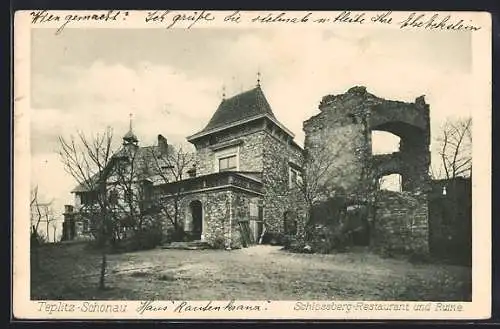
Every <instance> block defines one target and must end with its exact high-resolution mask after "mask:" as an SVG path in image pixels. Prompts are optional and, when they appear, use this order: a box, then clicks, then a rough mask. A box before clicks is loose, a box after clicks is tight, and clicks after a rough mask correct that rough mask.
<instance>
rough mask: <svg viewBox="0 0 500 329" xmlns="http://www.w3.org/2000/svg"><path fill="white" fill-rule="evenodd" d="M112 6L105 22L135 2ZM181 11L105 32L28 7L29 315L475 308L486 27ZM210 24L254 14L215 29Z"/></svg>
mask: <svg viewBox="0 0 500 329" xmlns="http://www.w3.org/2000/svg"><path fill="white" fill-rule="evenodd" d="M111 12H112V11H109V12H108V13H107V17H105V18H99V19H102V20H107V19H110V20H111V19H112V18H110V17H113V15H115V19H120V20H121V16H120V15H122V16H123V17H124V18H123V20H124V21H125V20H126V19H131V18H129V17H132V16H134V15H133V14H138V15H139V14H140V12H139V13H136V12H126V13H124V12H123V11H122V12H120V11H114V12H113V13H111ZM174 14H175V13H174V12H170V11H156V12H145V13H143V14H142V15H143V16H144V17H145V19H143V21H145V22H147V23H148V24H150V23H155V24H157V23H158V24H160V23H161V24H162V25H161V26H160V25H158V26H156V25H148V26H142V27H141V26H137V25H134V24H131V26H128V27H127V28H124V27H120V26H118V25H116V26H111V27H106V28H102V27H101V26H95V25H92V24H90V25H89V26H85V25H84V24H85V23H87V22H90V20H92V19H96V20H97V18H92V17H87V19H76V18H75V17H73V18H72V19H68V18H64V17H65V15H60V14H49V13H48V12H46V11H39V12H31V13H30V12H26V13H25V15H26V22H27V23H26V24H27V27H26V29H25V30H26V32H25V33H26V34H29V42H25V44H26V45H27V46H28V47H29V49H28V50H27V52H26V54H25V56H24V60H25V61H29V66H26V69H25V70H26V72H27V73H26V74H25V75H23V76H26V77H29V81H23V82H24V83H25V84H26V87H25V88H26V90H27V92H29V97H27V95H26V96H23V97H26V99H25V100H24V101H25V105H24V106H25V107H26V108H25V109H24V112H23V113H27V115H28V116H29V122H28V123H27V124H26V127H28V128H27V129H28V130H27V131H26V132H27V135H26V136H24V137H25V138H26V142H23V143H25V144H23V145H27V146H26V147H27V148H26V150H27V155H25V157H26V158H25V159H29V160H28V161H29V162H28V163H26V165H25V168H27V169H28V170H29V171H28V172H29V174H28V172H24V173H23V177H22V179H23V180H25V181H27V183H25V184H24V185H23V186H26V187H27V186H28V185H29V192H28V193H25V194H26V196H23V199H22V202H21V201H19V204H21V203H22V204H23V207H28V205H27V202H26V201H28V202H29V211H26V212H23V213H26V214H29V220H28V219H27V218H23V219H22V220H21V219H19V218H16V219H15V221H16V222H15V223H16V224H15V225H17V227H16V229H17V230H22V231H23V232H25V233H23V234H22V236H23V239H24V238H26V241H21V240H17V243H16V242H15V244H16V247H17V245H18V244H19V243H23V244H24V246H25V249H23V252H26V253H27V255H26V257H28V258H27V259H28V262H27V266H28V267H27V268H28V271H29V272H28V273H25V274H24V275H23V280H26V282H25V285H24V286H25V289H27V291H28V294H29V300H30V301H31V302H35V304H34V305H35V306H33V308H34V310H35V311H39V312H45V313H46V315H47V314H48V315H55V314H63V313H64V316H71V315H70V313H71V312H73V311H78V312H80V313H92V312H93V313H96V312H97V313H100V314H101V315H102V314H105V316H114V317H116V316H118V317H119V316H120V315H119V313H125V312H126V311H131V310H133V311H135V312H136V314H138V315H148V313H151V312H153V311H156V312H158V311H161V310H162V309H163V308H164V309H167V308H168V309H169V310H171V311H173V312H174V313H178V314H181V313H183V312H191V313H192V312H202V313H208V312H207V311H221V310H226V311H231V310H238V311H248V312H250V311H254V310H253V309H252V308H254V309H255V308H258V310H261V311H265V310H266V309H267V308H266V307H267V306H266V305H267V304H269V305H271V304H272V303H274V302H280V301H283V302H285V301H288V302H292V303H291V304H290V305H291V306H290V307H289V310H288V312H299V313H300V312H307V311H310V312H312V313H314V312H321V311H339V312H340V313H338V314H346V313H349V312H354V311H365V312H367V311H386V312H393V313H395V314H406V313H404V312H418V311H422V312H425V311H431V308H432V311H436V312H438V313H439V312H444V313H446V312H449V313H450V315H451V313H452V312H458V313H460V311H462V306H461V304H460V302H464V303H471V302H473V295H474V294H473V285H474V281H478V282H479V281H480V280H481V278H480V277H477V276H475V275H476V274H474V273H476V272H474V271H476V269H478V268H479V267H477V268H476V266H477V265H475V258H474V257H476V256H475V254H473V249H474V248H473V244H474V243H476V239H478V240H481V239H482V237H484V238H488V237H489V235H487V234H486V235H482V236H481V235H478V234H479V233H478V231H477V229H478V228H477V227H482V228H485V227H486V228H489V226H488V225H489V224H490V220H491V219H490V218H489V217H483V218H478V217H476V215H475V214H476V212H475V211H473V208H474V207H477V204H476V203H475V202H476V201H475V198H477V195H478V194H477V193H489V191H486V190H485V186H484V185H482V187H481V188H482V189H483V190H484V192H483V190H481V191H478V189H477V187H478V186H479V184H483V183H481V182H484V181H486V182H488V181H489V176H488V175H489V172H486V171H485V168H488V167H487V166H486V167H485V166H484V164H482V165H481V164H480V162H484V161H485V160H486V161H488V159H489V155H488V157H486V156H485V157H484V158H482V156H480V158H477V154H482V153H481V150H479V153H478V152H477V151H476V149H477V147H478V146H477V145H480V146H479V148H480V149H482V151H483V152H486V153H488V152H490V150H489V149H488V148H489V144H487V143H489V141H490V138H491V137H490V136H489V135H488V134H489V133H488V131H489V129H490V128H489V127H486V128H484V127H485V126H484V124H485V123H489V121H488V120H489V118H490V116H491V113H490V111H491V108H480V105H481V104H483V103H484V104H488V99H486V100H482V99H479V100H478V97H483V96H484V95H488V94H487V93H486V94H485V93H484V92H483V93H478V92H477V88H479V87H478V84H479V85H480V86H481V87H480V88H483V86H488V81H489V80H488V79H489V78H490V77H489V76H484V77H483V79H482V80H480V79H479V78H481V76H479V78H478V73H477V72H478V69H477V63H478V62H482V61H484V60H485V58H487V57H488V58H489V56H490V54H489V53H488V52H487V50H488V48H484V53H481V52H478V51H477V47H475V46H474V45H475V43H474V40H475V33H480V32H481V31H482V30H480V27H479V25H477V24H476V25H474V24H473V23H471V21H470V20H468V19H466V20H463V23H461V22H460V21H459V18H460V17H454V16H451V17H450V16H448V18H446V17H447V16H446V14H444V13H438V14H436V15H438V16H433V15H432V14H425V15H424V14H423V15H424V16H421V17H416V14H415V13H413V16H412V15H411V14H412V13H392V12H385V13H379V14H377V13H370V12H367V13H357V12H338V13H328V12H326V13H322V14H323V16H321V15H320V17H323V18H316V21H317V20H319V19H325V20H326V19H329V18H324V17H327V16H325V15H327V14H329V15H330V16H331V17H332V18H331V19H332V20H337V21H339V22H344V23H345V24H343V25H335V27H332V26H330V25H326V23H325V22H327V21H325V22H317V26H316V25H315V26H314V27H313V28H309V27H304V28H298V27H297V25H298V24H296V25H293V23H295V22H294V21H293V20H294V19H296V20H297V22H299V21H300V20H302V21H307V22H308V23H309V22H315V18H314V15H316V13H312V12H309V14H308V12H305V13H301V12H291V13H289V12H286V13H282V14H281V16H280V15H279V14H280V13H278V12H270V13H269V14H268V13H265V14H264V13H258V12H255V13H252V12H247V13H240V12H239V11H229V12H221V13H218V12H215V13H210V12H205V11H203V12H201V11H199V12H194V14H193V13H192V18H189V13H188V14H184V16H182V15H181V14H179V15H178V16H174ZM217 14H220V15H222V16H220V17H223V21H225V22H227V21H233V22H236V21H238V22H239V20H240V18H239V17H241V20H244V18H245V17H248V18H249V20H248V21H249V22H251V24H250V23H248V24H245V25H237V24H236V23H234V25H225V26H222V25H217V24H215V23H213V24H214V25H213V27H212V26H211V25H210V24H212V21H213V22H216V21H217V19H218V18H219V16H217ZM81 15H82V17H85V16H83V14H81ZM245 15H246V16H245ZM266 15H267V16H266ZM273 15H274V16H273ZM287 15H288V16H287ZM308 15H309V16H308ZM396 15H397V17H396ZM457 15H458V14H457ZM75 16H76V15H75ZM292 16H294V17H292ZM330 16H329V17H330ZM96 17H97V16H96ZM134 17H135V16H134ZM141 17H142V16H141ZM176 17H177V18H176ZM228 17H229V18H228ZM391 17H393V18H391ZM471 17H474V16H471ZM56 18H60V19H56ZM169 18H170V19H171V22H170V23H166V21H167V20H168V19H169ZM405 18H407V20H406V21H405ZM148 19H149V21H148ZM377 20H378V21H377ZM384 20H385V22H384ZM396 20H398V21H399V22H400V24H399V26H397V27H395V28H387V27H384V26H378V25H369V27H368V26H366V25H367V24H376V23H377V22H378V23H380V24H382V22H383V23H385V24H388V25H391V22H392V21H394V22H395V21H396ZM417 20H420V21H422V22H423V23H419V22H417ZM45 21H47V25H43V22H45ZM73 21H74V22H73ZM201 21H203V22H201ZM357 21H358V22H361V23H362V24H356V22H357ZM483 21H484V20H483ZM366 22H368V23H366ZM374 22H375V23H374ZM52 23H55V24H52ZM77 23H78V24H81V25H76V24H77ZM273 23H274V24H278V23H283V25H272V24H273ZM285 23H288V24H289V25H293V27H288V26H285ZM320 23H325V25H320ZM348 23H349V24H348ZM466 23H467V24H468V25H465V24H466ZM30 24H31V25H30ZM123 24H125V23H123ZM168 24H171V25H168ZM181 24H184V25H183V26H181ZM197 24H198V25H197ZM252 24H254V25H252ZM255 24H258V25H255ZM265 24H269V25H265ZM311 24H312V23H311ZM363 24H364V25H363ZM394 24H396V23H394ZM418 24H420V25H418ZM422 24H424V25H422ZM425 24H427V27H425ZM432 24H434V25H432ZM439 24H442V27H441V28H440V25H439ZM451 24H454V25H451ZM462 24H463V26H462ZM271 26H272V27H273V28H271ZM412 26H413V28H412ZM429 26H431V27H432V28H428V27H429ZM445 26H446V27H447V28H445ZM450 26H452V27H450ZM486 28H488V27H487V26H486V27H483V29H486ZM481 33H482V32H481ZM478 56H479V57H478ZM488 60H489V59H488ZM478 104H479V105H478ZM478 116H479V119H477V118H478ZM481 133H482V136H480V137H479V140H480V144H476V142H477V140H476V136H477V135H478V134H481ZM485 133H486V136H485V135H484V134H485ZM473 137H474V138H473ZM473 139H474V144H473ZM485 141H486V144H485ZM473 145H474V152H473ZM473 155H474V158H473ZM23 159H24V158H23ZM28 166H29V168H28ZM478 166H479V167H478ZM16 169H17V167H16ZM473 169H474V171H475V172H474V178H473ZM485 175H486V176H485ZM476 176H477V178H476ZM480 176H482V177H486V178H480ZM476 179H479V180H476ZM487 187H488V186H486V188H487ZM28 194H29V196H28ZM479 195H481V194H479ZM484 195H485V196H486V198H489V194H484ZM474 196H475V197H474ZM28 198H29V200H28ZM19 204H17V205H19ZM476 221H483V222H482V224H481V225H482V226H476ZM19 223H23V224H19ZM473 227H474V231H473ZM488 234H489V233H488ZM483 242H485V243H487V245H488V246H489V241H488V240H483ZM477 243H479V242H477ZM481 248H482V247H481ZM476 249H477V248H476ZM476 249H474V250H476ZM483 250H484V251H483V253H489V250H488V249H483ZM28 251H29V252H28ZM476 260H477V259H476ZM481 266H489V264H486V265H485V264H484V263H483V265H481ZM483 269H484V267H483ZM473 274H474V275H473ZM473 277H474V280H473ZM488 289H489V288H488ZM72 301H85V302H84V303H83V304H78V305H77V306H75V304H72V303H71V302H72ZM113 301H140V302H138V303H137V305H134V306H128V309H127V305H126V304H120V305H118V304H113V303H112V302H113ZM165 301H171V302H170V304H167V303H166V302H165ZM174 301H178V302H174ZM190 301H207V302H203V303H198V304H191V302H190ZM221 301H225V302H221ZM240 301H246V302H240ZM252 301H267V302H266V303H260V304H258V303H255V302H254V303H253V304H252ZM350 302H352V304H351V303H350ZM377 302H388V303H377ZM408 302H419V304H410V303H408ZM430 302H432V303H430ZM457 302H458V304H457ZM167 305H168V306H167ZM172 305H173V306H172ZM351 310H352V311H351ZM489 311H490V310H489V308H488V309H485V310H483V312H489ZM106 314H107V315H106ZM301 314H302V316H305V315H304V314H306V313H301ZM338 314H337V315H338ZM181 315H182V314H181ZM296 316H297V315H296ZM299 316H300V314H299ZM371 316H372V317H373V316H375V317H376V315H371ZM396 316H397V315H396ZM427 316H429V315H427Z"/></svg>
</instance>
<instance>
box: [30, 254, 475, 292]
mask: <svg viewBox="0 0 500 329" xmlns="http://www.w3.org/2000/svg"><path fill="white" fill-rule="evenodd" d="M62 248H64V247H62ZM44 258H45V259H44V261H43V262H42V264H44V268H45V269H44V270H43V271H42V272H41V273H35V275H34V276H33V281H32V287H33V295H34V296H35V297H40V298H44V297H45V298H53V299H58V298H64V299H93V298H96V299H163V300H169V299H176V300H177V299H186V300H193V299H194V300H200V299H211V300H216V299H219V300H228V299H247V300H250V299H253V300H266V299H269V300H277V299H278V300H297V299H316V300H318V299H322V300H330V299H342V300H467V299H470V295H471V294H470V289H471V288H470V282H471V273H470V269H469V268H465V267H459V266H445V265H437V264H421V265H416V264H411V263H408V262H406V261H403V260H395V259H384V258H380V257H379V256H377V255H374V254H371V253H366V252H364V253H363V252H351V253H343V254H335V255H309V254H294V253H288V252H285V251H283V250H281V249H280V247H274V246H254V247H251V248H246V249H240V250H232V251H225V250H166V249H156V250H150V251H143V252H135V253H128V254H120V255H110V257H109V268H108V276H107V281H108V283H109V285H110V286H111V287H113V289H111V290H109V291H105V292H100V291H97V290H96V289H95V286H96V282H97V276H98V264H99V257H98V255H92V254H89V253H85V252H82V250H78V248H73V249H71V248H66V249H61V250H52V251H51V252H50V253H46V254H45V255H44ZM44 273H45V274H44Z"/></svg>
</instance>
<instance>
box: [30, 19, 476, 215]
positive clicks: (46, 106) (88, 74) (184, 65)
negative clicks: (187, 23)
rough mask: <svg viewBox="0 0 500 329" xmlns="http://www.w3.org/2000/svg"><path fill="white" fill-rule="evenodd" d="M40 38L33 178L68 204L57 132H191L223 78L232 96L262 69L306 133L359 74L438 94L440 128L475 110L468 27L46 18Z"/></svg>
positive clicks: (393, 89)
mask: <svg viewBox="0 0 500 329" xmlns="http://www.w3.org/2000/svg"><path fill="white" fill-rule="evenodd" d="M31 42H32V63H31V64H32V67H31V74H32V75H31V80H32V81H31V83H32V84H31V87H32V89H31V90H32V94H31V108H32V116H31V120H32V121H31V128H32V131H31V151H32V172H31V174H32V185H36V184H38V185H39V189H40V193H41V194H42V195H44V197H45V198H54V199H55V201H56V207H57V208H58V209H56V210H58V211H59V212H60V211H61V210H62V206H63V205H64V204H65V203H72V201H73V199H72V196H71V194H70V190H71V189H72V187H73V186H74V185H75V182H74V181H73V179H72V178H71V177H70V176H69V175H68V174H66V173H65V172H64V170H63V167H62V165H61V163H60V160H59V156H58V154H57V149H58V144H57V136H59V135H62V136H64V137H68V136H69V135H70V134H72V133H74V132H75V131H76V130H81V131H84V132H86V133H90V132H97V131H102V130H103V129H105V127H106V126H112V127H113V129H114V132H115V135H116V136H117V137H119V138H121V136H122V135H123V134H125V133H126V131H127V129H128V121H129V113H133V114H134V130H135V132H136V134H137V135H138V137H139V140H140V143H141V144H142V145H150V144H152V143H154V142H155V141H156V136H157V134H159V133H161V134H163V135H164V136H166V137H167V138H168V139H169V141H171V142H173V143H180V142H185V137H186V136H188V135H190V134H193V133H195V132H197V131H198V130H199V129H201V128H203V127H204V126H205V124H206V123H207V122H208V120H209V119H210V117H211V115H212V114H213V112H214V111H215V109H216V108H217V106H218V104H219V103H220V101H221V95H222V86H223V85H225V86H226V94H227V95H228V97H229V96H231V95H233V94H236V93H238V92H240V91H243V90H247V89H250V88H253V87H254V86H255V83H256V74H257V72H258V71H259V70H260V72H261V74H262V77H261V80H262V88H263V91H264V93H265V95H266V96H267V98H268V100H269V102H270V104H271V107H272V109H273V111H274V113H275V115H276V117H277V118H278V120H280V121H281V122H282V123H283V124H284V125H285V126H286V127H287V128H289V129H290V130H291V131H293V132H294V133H295V134H296V141H297V142H298V143H299V144H302V143H303V139H304V135H303V132H302V121H304V120H306V119H308V118H309V117H310V116H311V115H314V114H316V113H318V109H317V106H318V104H319V101H320V100H321V98H322V97H323V96H324V95H326V94H338V93H343V92H345V91H347V89H349V88H350V87H352V86H355V85H364V86H366V87H367V89H368V91H369V92H371V93H373V94H375V95H376V96H379V97H383V98H387V99H394V100H403V101H409V102H413V101H414V100H415V98H416V97H418V96H420V95H426V101H427V103H429V104H430V108H431V126H432V131H431V135H432V137H436V135H437V133H438V131H439V126H440V125H441V124H442V122H443V120H444V119H445V118H447V117H449V116H467V115H469V114H470V111H471V108H470V104H471V103H472V92H473V86H471V85H470V81H471V79H470V77H471V53H472V51H471V36H470V34H468V33H458V32H440V33H436V32H434V33H431V32H423V31H403V32H402V31H399V30H384V31H376V30H374V29H366V30H364V31H360V30H348V29H340V28H336V29H335V30H318V29H303V30H293V33H291V31H285V30H276V29H275V30H271V29H252V30H243V29H235V30H229V29H212V28H211V29H190V30H180V29H178V30H176V29H172V30H167V29H137V30H131V29H126V30H125V29H122V30H119V29H70V28H67V29H65V30H64V33H62V34H60V35H55V34H54V31H53V30H49V29H34V30H33V33H32V41H31ZM386 140H387V141H390V140H391V139H390V138H389V139H386ZM392 141H394V139H392ZM379 144H380V143H379ZM387 145H389V143H388V144H387ZM382 148H383V146H382Z"/></svg>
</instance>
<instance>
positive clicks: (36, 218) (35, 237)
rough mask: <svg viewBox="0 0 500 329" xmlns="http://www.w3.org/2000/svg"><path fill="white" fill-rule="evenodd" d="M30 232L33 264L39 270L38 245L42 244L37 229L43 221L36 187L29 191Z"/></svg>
mask: <svg viewBox="0 0 500 329" xmlns="http://www.w3.org/2000/svg"><path fill="white" fill-rule="evenodd" d="M30 216H31V223H30V226H31V227H30V232H31V241H30V242H31V243H30V246H31V251H32V252H33V257H34V264H35V266H36V267H37V268H40V255H39V249H38V247H39V245H40V243H41V242H42V241H41V236H40V233H39V232H38V228H39V227H40V223H41V221H42V219H43V215H42V211H41V209H40V204H39V202H38V186H35V187H34V188H33V189H32V190H31V198H30Z"/></svg>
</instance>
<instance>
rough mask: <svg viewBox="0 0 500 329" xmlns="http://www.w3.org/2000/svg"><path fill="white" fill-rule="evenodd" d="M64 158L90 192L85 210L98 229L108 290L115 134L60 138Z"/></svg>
mask: <svg viewBox="0 0 500 329" xmlns="http://www.w3.org/2000/svg"><path fill="white" fill-rule="evenodd" d="M59 142H60V156H61V161H62V163H63V165H64V168H65V170H66V171H67V172H68V173H69V174H70V175H71V176H73V178H74V179H75V180H76V181H77V182H78V184H80V186H81V187H83V188H84V189H85V190H86V191H88V192H89V195H90V196H92V198H91V200H90V202H88V203H86V204H85V205H83V207H82V212H84V213H86V214H87V216H88V217H89V218H91V219H92V220H93V224H94V225H95V227H96V228H97V230H96V232H95V234H96V238H97V241H98V244H99V247H100V250H101V270H100V276H99V288H100V289H104V288H105V275H106V264H107V260H106V253H107V250H106V248H107V245H108V242H109V238H110V233H111V232H110V231H111V230H110V228H111V227H112V216H111V213H110V207H109V202H108V193H107V184H106V180H107V178H108V176H109V171H110V167H111V166H110V163H111V161H112V155H113V151H112V142H113V131H112V129H111V128H107V129H106V130H105V132H104V133H98V134H95V135H92V136H90V137H88V136H86V135H84V134H83V133H82V132H78V134H77V136H76V137H75V136H71V137H70V138H69V139H65V138H63V137H59Z"/></svg>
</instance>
